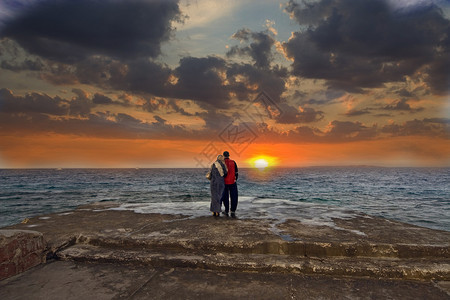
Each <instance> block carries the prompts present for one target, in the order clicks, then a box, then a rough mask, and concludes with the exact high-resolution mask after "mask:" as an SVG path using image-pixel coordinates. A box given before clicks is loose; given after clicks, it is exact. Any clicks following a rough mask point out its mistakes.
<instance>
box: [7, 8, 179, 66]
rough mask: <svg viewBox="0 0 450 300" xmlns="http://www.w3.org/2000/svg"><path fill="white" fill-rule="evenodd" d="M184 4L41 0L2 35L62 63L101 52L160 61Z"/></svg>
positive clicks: (10, 23) (115, 55)
mask: <svg viewBox="0 0 450 300" xmlns="http://www.w3.org/2000/svg"><path fill="white" fill-rule="evenodd" d="M180 19H181V14H180V10H179V7H178V1H173V0H168V1H143V0H141V1H140V0H132V1H118V0H104V1H89V0H77V1H70V0H61V1H50V0H48V1H39V2H36V3H35V4H34V5H32V6H31V8H30V9H29V10H27V11H26V12H25V13H23V14H22V15H19V16H18V17H16V18H15V19H12V20H10V21H8V22H6V24H5V26H4V28H3V30H2V32H1V35H2V36H4V37H5V36H6V37H9V38H11V39H14V40H16V41H17V42H19V43H20V44H21V45H22V46H23V47H24V48H25V49H27V50H28V51H29V52H30V53H33V54H37V55H39V56H42V57H45V58H47V59H51V60H55V61H61V62H70V63H73V62H76V61H79V60H82V59H84V58H86V57H89V56H91V55H95V54H102V55H108V56H112V57H119V58H125V59H128V58H135V57H136V56H147V57H157V56H158V55H159V54H160V52H161V43H162V42H164V41H167V40H168V39H169V38H170V35H171V33H172V31H173V28H172V27H171V22H172V21H174V20H180Z"/></svg>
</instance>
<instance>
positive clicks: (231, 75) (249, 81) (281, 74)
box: [227, 64, 288, 102]
mask: <svg viewBox="0 0 450 300" xmlns="http://www.w3.org/2000/svg"><path fill="white" fill-rule="evenodd" d="M287 75H288V71H287V70H286V69H285V68H282V67H279V66H275V67H272V68H271V69H261V68H257V67H255V66H254V65H250V64H232V65H231V66H230V67H229V68H228V70H227V79H228V81H229V82H230V85H231V86H232V89H233V92H235V93H236V95H237V97H238V99H241V100H245V99H248V95H249V94H250V93H254V91H253V90H251V89H250V88H249V87H250V86H256V87H257V89H258V90H259V91H262V90H264V91H265V92H266V93H267V94H269V95H270V97H271V98H272V99H273V100H274V101H275V102H279V101H280V97H281V94H282V93H283V92H284V91H285V90H286V82H285V80H286V78H287ZM242 78H244V79H245V81H244V82H243V81H242V80H241V79H242Z"/></svg>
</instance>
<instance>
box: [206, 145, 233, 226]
mask: <svg viewBox="0 0 450 300" xmlns="http://www.w3.org/2000/svg"><path fill="white" fill-rule="evenodd" d="M208 175H209V176H208ZM206 177H207V178H208V179H209V180H210V181H211V182H210V185H211V206H210V210H211V211H212V213H213V216H215V217H218V216H220V212H221V210H222V203H223V205H224V206H225V211H224V212H223V213H224V214H225V216H228V212H229V211H230V202H229V198H231V216H232V217H233V218H234V217H236V215H235V213H236V208H237V204H238V190H237V184H236V180H237V179H238V167H237V164H236V162H235V161H234V160H231V159H230V153H229V152H228V151H225V152H224V153H223V155H219V156H217V160H216V161H215V162H214V163H213V164H212V166H211V170H210V171H209V172H208V174H207V175H206Z"/></svg>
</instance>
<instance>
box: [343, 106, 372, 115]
mask: <svg viewBox="0 0 450 300" xmlns="http://www.w3.org/2000/svg"><path fill="white" fill-rule="evenodd" d="M371 110H372V109H370V108H364V109H351V110H349V111H347V112H346V113H345V115H346V116H347V117H357V116H362V115H367V114H370V113H371Z"/></svg>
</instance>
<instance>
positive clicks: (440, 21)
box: [283, 0, 450, 93]
mask: <svg viewBox="0 0 450 300" xmlns="http://www.w3.org/2000/svg"><path fill="white" fill-rule="evenodd" d="M286 11H287V12H289V13H291V16H293V18H294V19H295V20H296V21H297V22H298V23H299V24H300V25H302V26H307V28H306V29H305V30H303V31H299V32H295V33H294V35H293V37H292V38H291V39H290V40H289V41H288V42H286V43H284V44H283V47H284V49H285V51H286V54H287V56H288V57H290V58H291V59H293V60H294V61H293V64H292V72H293V74H294V75H298V76H302V77H306V78H317V79H325V80H327V83H328V85H329V86H331V87H335V88H340V89H343V90H347V91H352V92H361V91H362V88H370V87H379V86H381V85H382V84H383V83H385V82H391V81H402V80H403V79H404V76H405V75H414V73H415V72H416V71H417V70H419V69H421V68H426V69H427V72H428V74H429V75H430V76H429V77H426V78H427V82H428V83H429V84H430V85H431V87H432V88H433V89H434V90H435V91H437V92H444V93H445V92H446V91H447V90H448V88H449V75H448V68H447V69H445V68H446V67H445V66H448V65H449V60H450V55H449V51H450V48H449V38H450V37H449V34H448V33H449V32H450V30H449V29H450V21H449V20H448V19H446V18H445V17H444V15H443V13H442V11H441V10H440V9H439V8H438V7H436V6H433V5H429V6H422V7H421V8H420V9H416V10H411V11H393V10H392V9H391V7H389V5H388V4H387V2H386V1H382V0H357V1H354V0H322V1H318V2H308V3H306V2H302V4H297V3H295V2H294V1H292V0H291V1H290V2H289V4H288V5H287V7H286ZM442 66H444V67H442ZM445 70H447V72H446V71H445Z"/></svg>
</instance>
